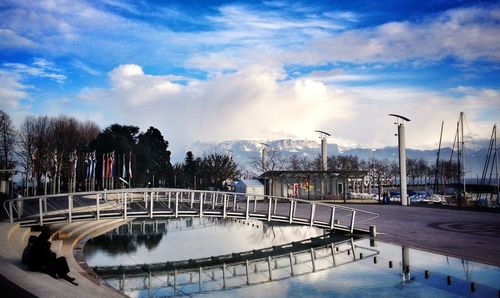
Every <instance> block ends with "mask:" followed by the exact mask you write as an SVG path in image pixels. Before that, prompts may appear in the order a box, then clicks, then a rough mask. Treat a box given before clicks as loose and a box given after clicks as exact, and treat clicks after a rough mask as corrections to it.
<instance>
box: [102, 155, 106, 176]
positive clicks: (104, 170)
mask: <svg viewBox="0 0 500 298" xmlns="http://www.w3.org/2000/svg"><path fill="white" fill-rule="evenodd" d="M105 177H106V154H103V155H102V179H103V180H104V178H105Z"/></svg>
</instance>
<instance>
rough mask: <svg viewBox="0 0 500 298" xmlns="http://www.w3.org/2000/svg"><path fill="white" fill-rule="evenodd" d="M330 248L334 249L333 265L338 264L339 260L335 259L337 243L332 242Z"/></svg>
mask: <svg viewBox="0 0 500 298" xmlns="http://www.w3.org/2000/svg"><path fill="white" fill-rule="evenodd" d="M330 248H331V250H332V260H333V266H336V265H337V260H336V259H335V244H334V243H331V244H330Z"/></svg>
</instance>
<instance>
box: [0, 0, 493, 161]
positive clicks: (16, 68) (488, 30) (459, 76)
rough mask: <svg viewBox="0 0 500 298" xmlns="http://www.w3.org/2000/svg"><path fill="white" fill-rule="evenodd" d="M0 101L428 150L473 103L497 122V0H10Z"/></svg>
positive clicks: (206, 135)
mask: <svg viewBox="0 0 500 298" xmlns="http://www.w3.org/2000/svg"><path fill="white" fill-rule="evenodd" d="M0 14H1V15H0V107H1V109H3V110H5V111H7V112H8V113H9V114H11V116H12V117H13V118H14V121H15V122H16V123H20V122H22V121H23V119H24V117H25V116H26V115H29V114H35V115H60V114H68V115H72V116H75V117H78V118H80V119H90V120H93V121H95V122H96V123H98V124H99V125H100V126H101V127H102V128H104V127H106V126H107V125H109V124H112V123H121V124H131V125H137V126H140V127H141V128H142V129H147V127H149V126H155V127H158V128H159V129H160V130H161V131H162V132H163V134H164V136H165V137H166V139H167V140H169V142H170V144H171V146H172V147H173V149H174V150H179V151H182V150H186V149H189V147H190V146H191V144H192V143H193V142H194V141H223V140H232V139H255V140H270V139H282V138H299V139H303V138H307V139H315V138H316V137H317V136H316V135H315V134H314V130H316V129H320V130H324V131H329V132H331V133H332V137H331V140H330V142H335V143H338V144H340V145H343V146H365V147H374V148H377V147H383V146H394V145H396V140H395V138H394V131H395V127H394V125H393V120H392V119H390V118H389V117H388V116H387V114H389V113H395V114H402V115H406V116H408V117H409V118H410V119H412V121H411V122H410V123H408V125H407V144H408V146H409V147H413V148H433V147H436V146H437V143H438V140H439V129H440V125H441V121H445V135H444V139H445V142H451V141H452V140H453V136H454V131H455V125H456V121H457V119H458V115H459V112H461V111H464V112H465V113H466V116H467V119H468V128H469V131H470V134H471V136H472V137H473V138H474V139H477V140H479V139H481V138H487V137H489V135H490V132H491V127H492V126H493V124H494V123H498V122H499V120H500V116H499V115H500V86H499V85H500V63H499V61H500V4H499V3H497V2H493V1H121V0H102V1H62V0H61V1H19V0H17V1H9V0H4V1H2V2H1V3H0Z"/></svg>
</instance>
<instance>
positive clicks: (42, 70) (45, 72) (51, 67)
mask: <svg viewBox="0 0 500 298" xmlns="http://www.w3.org/2000/svg"><path fill="white" fill-rule="evenodd" d="M2 67H3V69H6V70H8V71H9V72H13V73H16V74H18V75H19V76H23V77H40V78H49V79H52V80H54V81H56V82H58V83H63V82H64V81H65V80H66V78H67V77H66V75H64V74H62V73H61V72H62V70H61V69H59V68H57V67H56V66H55V64H54V63H53V62H50V61H47V60H45V59H41V58H36V59H35V60H34V61H33V63H32V64H31V65H26V64H22V63H4V64H3V65H2Z"/></svg>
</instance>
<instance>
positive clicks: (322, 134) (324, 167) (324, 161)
mask: <svg viewBox="0 0 500 298" xmlns="http://www.w3.org/2000/svg"><path fill="white" fill-rule="evenodd" d="M315 132H318V133H319V137H320V139H321V169H322V170H323V171H326V170H328V162H327V161H328V153H327V147H326V137H327V136H331V135H330V134H329V133H327V132H324V131H321V130H315Z"/></svg>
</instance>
